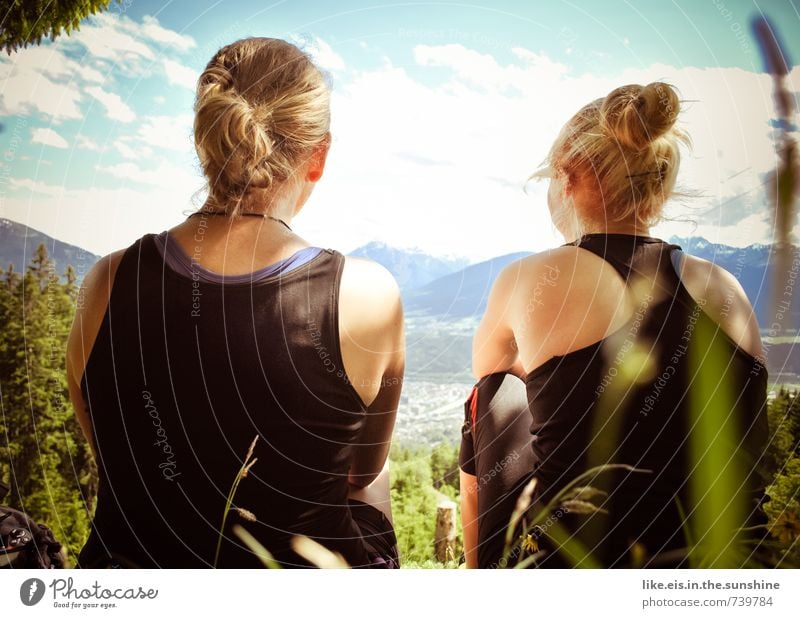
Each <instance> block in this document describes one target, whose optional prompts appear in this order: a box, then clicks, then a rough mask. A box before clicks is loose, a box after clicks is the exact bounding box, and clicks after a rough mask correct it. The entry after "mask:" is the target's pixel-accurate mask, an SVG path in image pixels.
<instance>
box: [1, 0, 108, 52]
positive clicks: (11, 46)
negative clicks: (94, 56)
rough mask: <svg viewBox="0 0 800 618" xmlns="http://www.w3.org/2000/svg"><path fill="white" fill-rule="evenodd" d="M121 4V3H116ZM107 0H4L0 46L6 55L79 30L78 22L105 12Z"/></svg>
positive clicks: (2, 3) (2, 4)
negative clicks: (99, 12)
mask: <svg viewBox="0 0 800 618" xmlns="http://www.w3.org/2000/svg"><path fill="white" fill-rule="evenodd" d="M117 2H118V3H119V4H122V0H117ZM108 5H109V0H58V2H54V1H53V0H24V2H23V1H21V0H5V1H4V2H0V12H1V13H2V17H0V19H2V28H0V45H1V46H2V47H3V49H4V50H5V51H6V52H7V53H9V54H10V53H11V52H13V51H17V50H18V49H20V48H25V47H27V46H28V45H30V44H33V43H35V44H37V45H38V44H39V43H41V42H42V39H44V38H49V39H51V40H55V38H56V37H57V36H59V35H60V34H62V33H66V34H69V33H70V32H72V31H73V30H78V29H79V28H80V25H81V20H83V19H85V18H86V17H88V16H89V15H94V14H95V13H97V12H98V11H102V10H104V9H107V8H108Z"/></svg>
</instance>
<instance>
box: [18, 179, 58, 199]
mask: <svg viewBox="0 0 800 618" xmlns="http://www.w3.org/2000/svg"><path fill="white" fill-rule="evenodd" d="M11 188H12V189H15V190H17V191H19V190H25V189H27V190H28V191H30V192H31V193H37V194H39V195H49V196H60V195H62V194H63V193H64V187H63V186H58V185H50V184H47V183H45V182H41V181H39V180H31V179H30V178H12V179H11Z"/></svg>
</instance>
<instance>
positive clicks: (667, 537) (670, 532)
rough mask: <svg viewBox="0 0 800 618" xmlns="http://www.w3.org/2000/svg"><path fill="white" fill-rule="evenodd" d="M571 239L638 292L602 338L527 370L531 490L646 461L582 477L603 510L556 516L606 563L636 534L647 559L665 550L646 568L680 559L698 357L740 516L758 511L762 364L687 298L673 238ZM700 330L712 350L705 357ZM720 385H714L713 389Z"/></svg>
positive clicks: (756, 515) (554, 488)
mask: <svg viewBox="0 0 800 618" xmlns="http://www.w3.org/2000/svg"><path fill="white" fill-rule="evenodd" d="M570 244H573V245H577V246H579V247H581V248H583V249H585V250H587V251H591V252H592V253H594V254H595V255H597V256H599V257H601V258H602V259H604V260H605V261H606V262H608V263H609V264H610V265H611V266H613V267H614V268H615V269H616V270H617V272H618V273H619V274H620V275H621V276H622V277H623V279H624V280H625V281H626V286H627V287H628V288H629V289H635V290H636V298H637V301H636V303H635V304H636V310H635V311H634V312H633V314H632V316H631V318H630V320H629V321H628V323H627V324H626V325H625V326H624V327H623V328H621V329H619V330H618V331H616V332H615V333H613V334H612V335H611V336H609V337H607V338H605V339H603V340H601V341H598V342H596V343H594V344H592V345H589V346H586V347H584V348H581V349H579V350H575V351H573V352H570V353H568V354H565V355H563V356H557V357H554V358H551V359H550V360H548V361H547V362H545V363H544V364H543V365H541V366H540V367H537V368H536V369H534V370H533V371H532V372H530V373H529V374H528V376H527V380H526V387H527V393H528V402H529V407H530V410H531V413H532V415H533V422H532V424H531V433H532V436H533V439H532V446H533V454H534V462H535V463H534V473H535V476H536V477H537V478H538V485H537V489H536V494H535V498H536V499H537V502H538V503H539V504H545V503H547V502H548V501H549V500H550V499H552V498H553V497H554V496H555V495H556V494H557V492H558V491H559V490H561V489H562V488H563V487H564V486H565V485H566V484H567V483H568V482H570V481H571V480H572V479H573V478H574V477H576V476H577V475H578V474H580V473H581V472H584V471H586V470H587V469H588V468H590V467H594V466H596V465H601V464H606V463H620V464H628V465H632V466H635V467H637V468H640V469H647V470H651V471H652V472H650V473H647V474H643V473H628V472H615V473H606V474H603V475H601V476H598V477H597V479H596V480H595V482H593V483H590V484H592V485H594V486H598V487H599V488H601V489H603V490H605V491H607V492H609V497H608V499H606V500H603V499H600V500H599V501H598V500H597V499H595V500H594V501H595V503H603V508H605V509H607V510H608V511H609V513H608V514H607V515H602V514H597V515H594V516H592V517H587V516H586V515H583V514H577V513H575V512H573V513H571V514H564V513H563V512H558V513H557V515H558V517H562V516H563V519H562V521H561V523H563V524H564V525H566V527H567V529H569V530H571V533H572V534H574V535H575V538H577V540H579V541H580V542H581V543H582V544H583V545H584V547H586V548H589V549H591V550H592V553H593V555H594V556H595V557H596V558H599V559H600V561H601V562H602V564H604V565H605V566H621V567H623V566H631V563H632V555H633V554H632V551H633V550H632V548H633V546H634V543H638V549H639V550H641V549H643V550H644V552H645V554H646V555H647V557H648V558H647V559H648V560H650V559H651V558H652V557H653V556H655V555H656V554H658V555H659V556H661V557H662V558H661V560H662V561H661V562H660V563H658V562H656V561H653V562H651V563H650V566H655V565H656V564H659V565H660V566H676V565H679V564H682V559H681V558H680V551H679V550H680V548H683V547H685V546H686V539H685V537H684V529H683V528H682V526H681V521H682V520H681V516H680V509H681V507H682V508H683V509H684V510H685V511H686V512H691V505H693V504H696V503H695V502H693V496H694V495H695V494H693V493H692V489H691V487H692V481H693V479H692V474H695V473H698V472H697V470H696V469H695V467H694V463H693V461H694V459H693V453H692V446H691V445H692V432H694V431H699V427H700V425H701V421H700V419H699V418H698V415H699V410H700V409H702V408H704V406H705V405H706V404H707V403H708V402H705V403H703V404H702V405H698V402H697V400H696V397H694V395H693V392H694V393H696V392H698V391H693V389H695V388H698V382H699V381H700V378H699V377H698V375H697V371H696V367H697V364H696V363H697V362H700V361H696V360H695V359H699V358H705V360H706V361H707V362H705V361H704V362H705V364H704V365H703V367H704V371H705V370H707V371H711V372H712V375H711V377H710V379H711V380H712V381H713V382H714V384H715V385H717V386H718V387H719V388H720V389H722V388H727V393H726V394H725V397H727V398H728V401H729V402H730V404H731V405H730V407H729V408H727V409H726V410H725V411H724V414H723V415H722V416H723V417H725V418H724V420H723V419H713V418H712V419H711V420H710V422H711V423H714V422H719V423H722V422H725V423H727V428H728V430H729V431H728V435H729V436H731V437H732V438H733V440H734V442H735V443H734V444H732V445H729V451H728V452H730V453H732V455H731V458H732V459H735V460H736V465H738V466H739V470H740V471H741V475H740V477H737V486H736V488H735V490H736V491H739V492H741V493H740V495H739V497H740V498H741V499H742V501H743V502H744V503H745V504H746V509H745V510H746V513H745V514H744V515H745V516H746V518H747V522H742V524H745V523H751V524H752V523H755V522H756V521H758V522H761V521H762V516H763V513H762V512H761V510H760V507H759V502H760V500H761V499H762V497H763V488H764V480H763V478H762V475H761V474H760V473H759V471H760V469H761V465H762V455H763V452H764V449H765V447H766V444H767V440H768V430H767V420H766V385H767V371H766V368H765V367H764V366H763V365H762V364H761V363H760V362H759V361H758V360H757V359H755V358H754V357H752V356H751V355H749V354H747V353H746V352H744V351H743V350H742V349H741V348H739V347H738V346H737V345H736V344H735V343H734V341H733V340H732V339H730V338H729V337H728V336H727V335H726V334H725V333H724V332H723V331H722V330H721V329H720V328H719V326H718V325H717V324H716V323H715V322H714V321H713V320H712V319H711V318H710V317H709V316H708V315H707V314H706V313H705V312H704V311H703V310H702V307H701V306H700V305H698V303H696V302H695V301H694V299H693V298H692V297H691V296H690V294H689V293H688V291H687V290H686V288H685V287H684V286H683V284H682V283H681V281H680V278H679V276H678V275H677V273H676V268H675V266H674V265H673V260H672V258H674V257H675V256H676V254H675V253H674V252H676V251H679V250H680V247H678V246H676V245H671V244H667V243H665V242H663V241H661V240H658V239H655V238H650V237H645V236H631V235H625V234H589V235H586V236H583V237H582V238H581V239H579V240H578V241H576V242H575V243H570ZM677 255H680V254H677ZM598 293H601V294H602V293H603V291H602V290H598ZM704 337H705V339H704ZM709 338H710V340H711V341H713V350H714V352H713V354H707V352H708V339H709ZM642 352H644V354H643V355H642V354H641V353H642ZM698 353H699V355H698ZM692 355H695V356H692ZM631 371H633V373H631ZM704 375H706V376H707V379H708V374H707V373H705V374H704ZM723 385H727V386H726V387H723ZM722 394H723V393H722V391H721V390H720V391H716V392H715V397H716V396H720V395H722ZM706 426H707V425H706ZM696 435H697V434H696ZM705 469H707V466H706V468H705ZM676 497H677V499H678V500H679V501H680V503H681V506H676V500H675V498H676ZM587 520H591V521H589V522H587ZM670 552H673V553H672V554H670ZM551 555H552V554H551ZM670 556H672V559H669V557H670ZM551 560H552V562H551V564H550V565H548V564H547V560H545V562H544V565H545V566H563V564H559V560H560V559H559V558H557V557H553V558H551Z"/></svg>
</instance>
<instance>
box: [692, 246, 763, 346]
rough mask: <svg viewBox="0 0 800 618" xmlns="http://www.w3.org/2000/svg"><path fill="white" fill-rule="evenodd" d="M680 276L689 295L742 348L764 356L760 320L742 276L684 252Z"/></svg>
mask: <svg viewBox="0 0 800 618" xmlns="http://www.w3.org/2000/svg"><path fill="white" fill-rule="evenodd" d="M680 276H681V281H682V282H683V285H684V287H685V288H686V290H687V291H688V292H689V295H690V296H691V297H692V298H693V299H694V300H695V301H696V302H697V303H698V304H700V305H702V307H703V310H704V311H705V312H706V313H707V314H708V315H709V317H711V319H713V320H714V321H715V322H716V323H717V324H719V326H720V328H722V330H723V331H724V332H725V333H726V334H727V335H728V336H729V337H731V339H733V340H734V341H735V342H736V343H737V344H738V345H739V346H740V347H741V348H742V349H744V350H745V351H746V352H747V353H749V354H751V355H752V356H756V357H759V358H761V357H762V356H763V349H762V346H761V335H760V332H759V329H758V321H757V320H756V317H755V314H754V312H753V307H752V305H751V304H750V300H749V299H748V298H747V294H745V291H744V289H743V288H742V285H741V283H739V280H738V279H737V278H736V277H734V276H733V275H732V274H731V273H729V272H728V271H727V270H725V269H724V268H722V267H721V266H720V265H718V264H715V263H714V262H710V261H709V260H704V259H702V258H699V257H695V256H692V255H687V254H685V253H684V254H682V257H681V261H680Z"/></svg>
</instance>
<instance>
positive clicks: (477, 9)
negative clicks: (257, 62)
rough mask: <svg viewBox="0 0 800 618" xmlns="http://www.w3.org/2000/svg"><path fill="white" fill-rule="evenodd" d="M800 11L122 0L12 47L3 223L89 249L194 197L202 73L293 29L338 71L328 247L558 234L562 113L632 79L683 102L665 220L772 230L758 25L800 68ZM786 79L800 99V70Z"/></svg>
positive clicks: (675, 228)
mask: <svg viewBox="0 0 800 618" xmlns="http://www.w3.org/2000/svg"><path fill="white" fill-rule="evenodd" d="M799 6H800V5H798V4H797V3H796V2H785V1H782V2H758V3H756V2H745V1H737V2H733V1H728V2H723V1H721V0H709V1H707V2H699V1H694V2H689V1H686V2H676V3H673V2H663V1H662V2H657V1H655V0H648V1H642V2H616V1H613V2H610V1H604V2H588V1H584V2H558V1H552V2H513V1H510V0H509V1H505V2H472V3H469V2H461V3H453V2H435V3H429V2H422V3H415V2H397V3H386V2H357V1H355V0H349V1H345V2H337V3H329V2H310V1H285V2H272V3H270V2H264V3H254V2H244V1H233V0H221V1H219V0H218V1H213V2H212V1H208V0H201V1H195V2H189V1H184V0H181V1H174V2H169V3H156V2H148V1H144V0H134V1H133V2H124V3H123V4H122V5H113V4H112V6H111V8H110V10H109V11H107V12H106V13H105V14H103V15H102V16H100V17H96V18H92V19H90V20H88V21H87V22H85V24H84V25H83V27H82V28H81V30H80V32H78V33H75V34H73V35H72V36H70V37H63V38H61V39H59V40H57V41H56V42H55V43H49V42H47V43H45V44H43V45H42V46H41V47H31V48H28V49H26V50H23V51H21V52H19V53H17V54H13V55H11V56H10V57H7V56H3V57H2V59H1V60H0V114H2V118H3V120H2V123H3V126H4V131H3V133H2V134H0V149H2V151H3V152H4V156H3V157H2V158H0V159H1V160H2V167H0V216H2V217H8V218H11V219H14V220H17V221H20V222H23V223H27V224H29V225H31V226H32V227H35V228H37V229H41V230H43V231H45V232H47V233H49V234H51V235H54V236H56V237H57V238H61V239H63V240H66V241H68V242H72V243H74V244H78V245H81V246H84V247H86V248H88V249H90V250H92V251H95V252H97V253H105V252H108V251H110V250H113V249H117V248H121V247H124V246H127V245H128V244H129V243H130V242H132V241H133V240H135V238H137V237H138V236H140V235H141V234H144V233H146V232H148V231H160V230H162V229H165V228H167V227H169V226H171V225H174V224H176V223H178V222H179V221H180V220H181V218H182V217H183V216H184V214H185V213H186V212H187V211H189V210H191V209H192V208H193V204H197V203H198V200H199V201H202V185H203V182H202V178H201V177H200V175H199V173H198V169H197V162H196V159H195V156H194V153H193V149H192V142H191V106H192V100H193V95H194V93H193V87H194V81H195V79H196V77H197V74H198V72H199V71H200V70H201V69H202V67H203V66H204V64H205V63H206V62H207V60H208V59H209V58H210V57H211V55H212V54H213V53H214V52H215V51H216V49H217V48H218V47H219V46H221V45H223V44H225V43H227V42H230V41H232V40H235V39H238V38H241V37H245V36H250V35H259V36H275V37H281V38H287V39H290V40H293V41H296V42H298V43H299V44H300V45H301V46H303V47H305V48H306V49H308V50H309V51H311V52H312V54H313V55H315V57H316V58H317V59H318V62H319V63H320V64H321V65H322V66H323V67H324V68H325V69H326V70H327V71H328V72H329V73H330V75H331V77H332V81H333V84H334V99H333V133H334V145H333V149H332V151H331V158H330V162H329V168H328V170H327V173H326V177H325V178H324V179H323V181H322V182H321V183H320V185H319V187H318V189H317V191H316V192H315V194H314V195H313V196H312V199H311V200H310V202H309V204H308V207H307V209H306V210H305V211H304V212H303V213H302V214H301V216H300V217H299V218H298V219H297V225H296V228H297V229H298V230H299V231H300V233H301V234H303V235H304V236H306V237H307V238H308V239H309V240H310V241H311V242H314V243H315V244H323V245H326V246H333V247H336V248H339V249H341V250H344V251H348V250H351V249H353V248H355V247H356V246H358V245H361V244H364V243H366V242H369V241H370V240H381V241H385V242H388V243H390V244H394V245H397V246H406V247H409V246H417V247H420V248H421V249H423V250H425V251H427V252H429V253H434V254H456V255H463V256H467V257H470V258H472V259H480V258H485V257H489V256H492V255H497V254H500V253H507V252H511V251H517V250H537V249H541V248H544V247H546V246H550V245H553V244H556V243H558V242H561V239H560V238H559V237H558V236H557V235H556V234H555V232H554V231H553V230H552V227H551V226H550V225H549V221H548V219H547V215H546V206H545V202H544V194H545V190H546V187H544V186H542V185H541V184H539V185H533V186H528V191H527V192H524V191H523V190H522V188H523V186H524V185H525V181H526V178H527V176H528V175H529V174H530V173H531V172H532V171H534V170H535V169H536V167H537V166H538V164H539V163H540V161H541V160H542V158H543V157H544V154H545V153H546V151H547V149H548V148H549V146H550V143H551V142H552V139H553V138H554V137H555V135H556V133H557V131H558V129H559V128H560V126H561V125H562V124H563V122H564V121H565V120H566V119H567V118H568V117H569V116H570V115H571V114H572V113H573V112H574V111H576V110H577V109H578V108H579V107H580V106H581V105H583V104H584V103H586V102H587V101H589V100H591V99H593V98H596V97H598V96H602V95H604V94H606V93H607V92H608V91H610V90H611V89H612V88H614V87H616V86H618V85H621V84H624V83H631V82H637V83H646V82H648V81H653V80H657V79H664V80H666V81H670V82H671V83H674V84H675V85H676V86H678V87H679V89H680V91H681V94H682V95H683V97H684V99H686V100H687V104H686V105H685V111H684V113H683V114H682V117H681V120H680V121H681V122H682V123H683V124H684V127H685V128H686V129H687V130H688V131H689V132H690V133H691V135H692V137H693V139H694V149H693V151H691V152H687V153H686V154H685V157H684V165H683V168H682V173H681V176H680V181H681V184H682V186H683V187H684V188H686V189H687V190H689V191H691V192H692V193H694V194H696V195H698V196H699V197H696V198H694V199H692V200H689V201H686V202H680V201H675V202H674V203H673V204H670V206H669V209H668V211H667V212H668V215H670V217H671V218H672V219H673V220H671V221H668V222H666V223H665V224H662V225H661V226H660V227H659V228H658V229H657V230H656V232H657V233H659V234H661V235H664V236H667V235H670V234H678V235H690V234H702V235H704V236H706V237H708V238H710V239H711V240H716V241H719V242H726V243H728V244H733V245H746V244H750V243H752V242H764V241H767V240H768V238H769V236H770V219H769V213H768V211H767V209H766V206H765V200H766V197H765V193H764V187H763V182H764V174H765V173H766V172H767V171H768V170H769V169H771V167H772V166H773V165H774V163H775V158H774V144H773V137H774V133H773V131H772V129H771V127H770V120H771V118H772V116H773V115H774V111H773V108H772V101H771V81H770V79H769V77H768V76H766V75H764V74H762V73H761V71H762V66H761V61H760V58H759V56H758V53H757V48H756V45H755V43H754V41H753V39H752V37H751V36H750V29H749V21H750V19H751V18H752V17H753V16H754V15H757V14H758V13H759V12H762V11H763V12H764V13H766V14H767V15H768V16H769V17H770V18H771V19H772V20H773V22H774V23H775V24H776V25H777V26H778V27H779V28H780V32H781V34H782V36H783V39H784V43H785V45H786V50H787V52H788V56H789V58H790V60H792V61H795V62H796V61H797V59H800V36H798V34H800V12H798V7H799ZM792 66H793V70H792V72H791V73H790V75H789V77H788V78H787V81H788V85H789V87H790V89H791V90H793V91H795V92H797V91H799V90H800V69H798V67H797V65H796V64H793V65H792Z"/></svg>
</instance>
